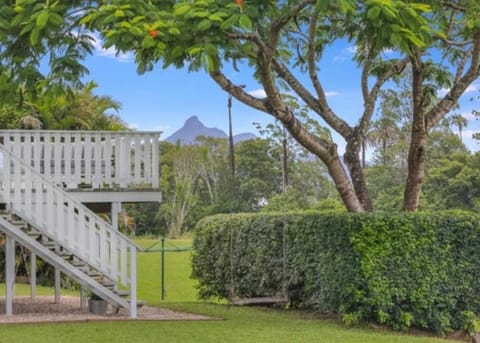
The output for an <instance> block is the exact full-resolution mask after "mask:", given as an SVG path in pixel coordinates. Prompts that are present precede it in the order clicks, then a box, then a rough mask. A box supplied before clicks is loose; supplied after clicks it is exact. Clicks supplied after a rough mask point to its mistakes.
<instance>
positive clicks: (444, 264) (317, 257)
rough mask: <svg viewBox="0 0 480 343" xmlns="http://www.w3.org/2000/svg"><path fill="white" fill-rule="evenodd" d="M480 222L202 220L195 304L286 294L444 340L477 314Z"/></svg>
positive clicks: (303, 304) (337, 217)
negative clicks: (198, 300) (433, 333)
mask: <svg viewBox="0 0 480 343" xmlns="http://www.w3.org/2000/svg"><path fill="white" fill-rule="evenodd" d="M479 219H480V218H479V217H478V216H477V215H475V214H471V213H466V212H439V213H411V214H405V213H399V214H385V213H376V214H349V213H331V214H325V213H323V214H319V213H289V214H271V213H267V214H258V213H257V214H235V215H217V216H212V217H208V218H205V219H204V220H202V221H200V222H199V223H198V225H197V229H196V237H195V240H194V248H195V252H194V256H193V276H194V277H195V278H197V279H198V280H199V295H200V297H201V298H209V297H220V298H228V297H229V296H232V295H233V296H238V297H258V296H272V295H279V294H285V293H288V294H289V296H290V298H291V305H292V306H294V307H298V308H304V309H310V310H316V311H321V312H323V313H330V314H333V315H337V316H339V317H340V318H343V319H344V320H345V321H346V322H349V323H351V322H357V321H371V320H374V321H377V322H379V323H383V324H386V325H389V326H391V327H393V328H395V329H407V328H409V327H412V326H416V327H422V328H425V329H431V330H434V331H436V332H439V333H445V332H448V331H450V330H453V329H463V330H467V331H471V330H473V319H474V317H475V315H476V314H479V313H480V299H479V297H478V294H479V291H480V284H479V283H478V281H477V280H478V279H479V276H480V264H479V263H478V261H480V220H479Z"/></svg>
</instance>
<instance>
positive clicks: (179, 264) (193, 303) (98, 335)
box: [0, 240, 448, 343]
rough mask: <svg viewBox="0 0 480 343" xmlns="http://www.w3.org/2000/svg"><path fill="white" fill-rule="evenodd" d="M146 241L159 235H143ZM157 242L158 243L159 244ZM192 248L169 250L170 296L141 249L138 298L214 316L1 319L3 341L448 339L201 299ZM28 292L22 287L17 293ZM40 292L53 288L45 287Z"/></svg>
mask: <svg viewBox="0 0 480 343" xmlns="http://www.w3.org/2000/svg"><path fill="white" fill-rule="evenodd" d="M137 242H138V244H139V245H140V246H142V247H151V246H152V245H153V244H154V243H155V241H153V240H138V241H137ZM190 245H191V241H190V240H176V241H167V242H166V248H170V249H173V248H176V247H178V248H182V247H183V248H184V247H189V246H190ZM158 247H159V245H157V246H154V247H153V249H155V248H158ZM190 256H191V253H190V252H168V253H166V261H165V262H166V271H165V280H166V289H167V297H166V299H165V301H163V302H162V300H161V299H160V296H161V294H160V253H159V252H152V253H140V254H139V255H138V275H139V280H138V293H139V298H140V299H142V300H145V301H147V302H148V303H149V304H154V305H161V306H164V307H168V308H172V309H177V310H182V311H189V312H195V313H202V314H208V315H210V316H213V317H216V318H221V319H220V320H213V321H164V322H140V321H137V322H110V323H75V324H35V325H1V326H0V343H3V342H5V343H7V342H8V343H14V342H30V343H35V342H42V343H43V342H68V343H75V342H79V343H80V342H82V343H83V342H88V343H92V342H117V343H120V342H128V343H132V342H160V341H165V342H182V343H184V342H353V343H356V342H365V343H366V342H369V343H370V342H373V343H375V342H378V343H380V342H385V343H387V342H401V343H407V342H419V343H420V342H439V343H440V342H448V341H446V340H443V339H437V338H431V337H414V336H409V335H402V334H398V333H392V332H384V331H378V330H373V329H369V328H348V327H346V326H344V325H341V324H339V323H336V322H334V321H331V320H321V319H318V318H316V317H314V316H313V315H309V314H305V313H300V312H297V311H281V310H272V309H256V308H240V307H230V306H227V305H225V304H214V303H206V302H200V301H198V300H197V299H196V295H195V288H194V285H195V283H194V281H193V280H191V279H190V277H189V276H190ZM24 292H28V287H18V288H17V294H20V293H24ZM38 293H39V294H53V292H52V290H51V289H48V288H41V289H39V291H38Z"/></svg>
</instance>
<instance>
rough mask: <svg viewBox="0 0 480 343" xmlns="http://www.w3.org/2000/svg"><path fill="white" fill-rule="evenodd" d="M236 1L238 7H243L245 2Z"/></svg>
mask: <svg viewBox="0 0 480 343" xmlns="http://www.w3.org/2000/svg"><path fill="white" fill-rule="evenodd" d="M235 1H236V2H237V5H238V6H242V4H243V0H235Z"/></svg>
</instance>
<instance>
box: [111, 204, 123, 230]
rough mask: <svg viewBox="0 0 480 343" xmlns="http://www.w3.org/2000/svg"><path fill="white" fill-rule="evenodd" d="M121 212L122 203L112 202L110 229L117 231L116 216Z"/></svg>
mask: <svg viewBox="0 0 480 343" xmlns="http://www.w3.org/2000/svg"><path fill="white" fill-rule="evenodd" d="M121 210H122V203H120V202H112V228H113V229H114V230H115V231H118V214H119V213H120V211H121Z"/></svg>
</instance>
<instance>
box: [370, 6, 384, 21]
mask: <svg viewBox="0 0 480 343" xmlns="http://www.w3.org/2000/svg"><path fill="white" fill-rule="evenodd" d="M380 12H381V9H380V7H377V6H375V7H372V8H370V9H369V10H368V12H367V18H368V19H370V20H375V19H377V18H378V15H379V14H380Z"/></svg>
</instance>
